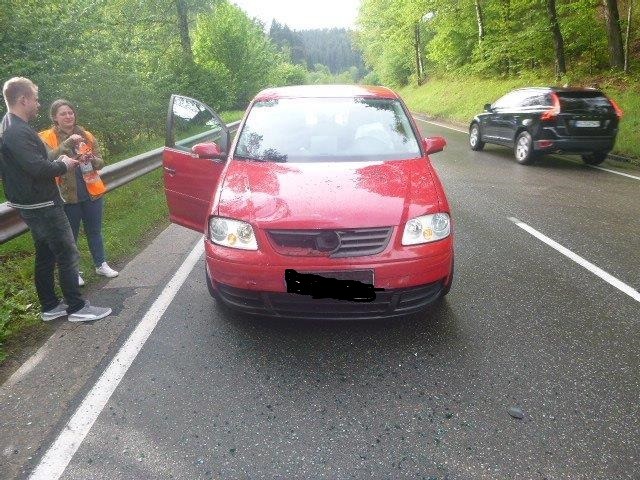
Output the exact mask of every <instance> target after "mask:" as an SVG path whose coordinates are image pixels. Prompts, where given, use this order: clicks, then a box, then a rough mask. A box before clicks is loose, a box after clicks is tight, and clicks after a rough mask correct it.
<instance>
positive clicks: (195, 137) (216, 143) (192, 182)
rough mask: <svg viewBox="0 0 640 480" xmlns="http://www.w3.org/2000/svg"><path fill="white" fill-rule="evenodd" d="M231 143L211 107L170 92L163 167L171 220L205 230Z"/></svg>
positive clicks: (227, 131) (198, 229)
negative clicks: (212, 200) (214, 193)
mask: <svg viewBox="0 0 640 480" xmlns="http://www.w3.org/2000/svg"><path fill="white" fill-rule="evenodd" d="M230 144H231V136H230V134H229V129H228V128H227V127H226V125H225V124H224V122H223V121H222V120H221V119H220V117H219V116H218V115H217V114H216V113H215V112H214V111H213V110H212V109H211V108H210V107H208V106H207V105H205V104H204V103H202V102H199V101H198V100H194V99H193V98H189V97H184V96H181V95H171V100H170V101H169V113H168V115H167V138H166V141H165V147H164V150H163V152H162V167H163V176H164V191H165V195H166V197H167V205H168V207H169V218H170V219H171V221H172V222H173V223H177V224H178V225H182V226H184V227H188V228H191V229H192V230H196V231H198V232H204V231H205V223H206V221H207V218H208V215H209V204H210V202H211V197H212V196H213V192H214V191H215V190H216V187H217V186H218V182H219V180H220V176H221V173H222V170H223V169H224V166H225V163H226V159H227V154H228V151H229V146H230Z"/></svg>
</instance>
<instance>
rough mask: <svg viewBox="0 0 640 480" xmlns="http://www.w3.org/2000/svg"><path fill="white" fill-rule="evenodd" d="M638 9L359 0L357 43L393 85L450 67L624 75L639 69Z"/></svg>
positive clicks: (557, 2) (587, 3)
mask: <svg viewBox="0 0 640 480" xmlns="http://www.w3.org/2000/svg"><path fill="white" fill-rule="evenodd" d="M633 9H634V0H620V1H616V0H362V3H361V6H360V13H359V16H358V28H357V29H356V44H357V45H358V47H359V48H360V49H361V50H362V52H363V53H364V58H365V62H366V64H367V65H368V66H370V67H371V68H372V69H373V71H374V72H375V74H376V75H377V77H378V79H379V80H380V81H381V82H382V83H384V84H389V85H394V86H401V85H406V84H409V83H413V84H420V83H423V82H424V81H426V80H427V79H428V78H429V77H430V76H433V75H439V74H452V73H454V74H456V75H459V74H466V75H479V76H484V77H499V78H508V77H514V76H518V75H523V74H531V73H532V72H533V73H534V74H536V73H537V74H540V75H541V76H545V75H548V74H552V75H553V76H554V77H555V78H556V79H557V80H558V81H559V82H562V83H573V82H575V81H577V80H579V79H585V78H592V79H596V80H597V77H598V76H607V77H610V76H617V77H618V78H621V79H623V81H624V79H625V78H626V79H629V78H632V77H629V75H635V76H636V78H637V70H638V69H639V68H640V65H639V63H640V39H639V37H638V34H637V32H638V29H639V28H640V20H639V19H638V16H637V15H635V16H634V11H633Z"/></svg>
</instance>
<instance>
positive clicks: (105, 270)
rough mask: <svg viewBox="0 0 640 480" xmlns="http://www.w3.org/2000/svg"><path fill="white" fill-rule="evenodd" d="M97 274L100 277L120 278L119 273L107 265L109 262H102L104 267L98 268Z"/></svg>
mask: <svg viewBox="0 0 640 480" xmlns="http://www.w3.org/2000/svg"><path fill="white" fill-rule="evenodd" d="M96 273H97V274H98V275H103V276H105V277H107V278H113V277H117V276H118V272H116V271H115V270H114V269H113V268H111V267H110V266H109V265H107V262H102V265H100V266H99V267H96Z"/></svg>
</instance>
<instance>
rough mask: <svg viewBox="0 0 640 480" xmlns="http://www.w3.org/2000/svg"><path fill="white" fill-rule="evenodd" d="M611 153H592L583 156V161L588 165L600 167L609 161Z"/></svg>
mask: <svg viewBox="0 0 640 480" xmlns="http://www.w3.org/2000/svg"><path fill="white" fill-rule="evenodd" d="M608 153H609V152H592V153H585V154H584V155H582V161H583V162H584V163H586V164H587V165H600V164H601V163H602V162H604V161H605V160H606V159H607V155H608Z"/></svg>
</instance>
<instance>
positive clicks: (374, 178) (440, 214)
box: [163, 85, 453, 319]
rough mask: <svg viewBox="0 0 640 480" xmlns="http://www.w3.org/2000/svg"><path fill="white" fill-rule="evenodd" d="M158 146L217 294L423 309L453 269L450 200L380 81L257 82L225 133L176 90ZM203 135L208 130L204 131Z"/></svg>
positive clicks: (272, 301) (378, 311) (328, 312)
mask: <svg viewBox="0 0 640 480" xmlns="http://www.w3.org/2000/svg"><path fill="white" fill-rule="evenodd" d="M167 123H168V128H167V141H166V146H165V149H164V154H163V167H164V180H165V192H166V197H167V203H168V205H169V211H170V216H171V220H172V221H173V222H175V223H178V224H180V225H184V226H186V227H189V228H191V229H193V230H196V231H199V232H203V233H204V236H205V239H204V243H205V253H206V278H207V285H208V287H209V291H210V293H211V295H212V296H213V297H214V298H216V300H217V301H218V302H220V303H222V305H224V306H227V307H232V308H233V309H234V310H240V311H242V312H245V313H251V314H259V315H264V316H276V317H291V318H314V319H365V318H384V317H394V316H400V315H405V314H409V313H414V312H417V311H421V310H422V309H424V308H425V307H426V306H427V305H429V304H430V303H432V302H434V301H435V300H437V299H438V298H440V297H442V296H444V295H446V294H447V293H448V291H449V289H450V288H451V282H452V279H453V234H452V225H451V217H450V209H449V203H448V201H447V197H446V195H445V192H444V189H443V187H442V184H441V182H440V180H439V178H438V176H437V174H436V172H435V170H434V169H433V167H432V165H431V163H430V161H429V156H428V155H429V154H432V153H435V152H439V151H442V150H443V148H444V146H445V144H446V142H445V140H444V139H443V138H441V137H430V138H425V139H423V138H421V137H420V134H419V131H418V129H417V127H416V125H415V123H414V121H413V118H412V117H411V115H410V114H409V112H408V110H407V108H406V106H405V105H404V103H403V102H402V100H401V99H400V97H399V96H398V95H397V94H396V93H394V92H393V91H391V90H389V89H387V88H383V87H364V86H355V85H353V86H338V85H329V86H324V85H312V86H298V87H283V88H273V89H267V90H264V91H262V92H260V93H259V94H258V95H257V96H256V97H255V98H254V99H253V101H252V102H251V104H250V105H249V108H248V109H247V112H246V114H245V116H244V119H243V120H242V122H241V123H240V126H239V129H238V133H237V134H236V136H235V139H234V140H233V141H232V140H231V135H230V132H229V130H228V129H227V127H226V126H225V125H224V123H223V122H222V121H221V120H220V118H219V117H218V115H217V114H216V113H215V112H214V111H213V110H211V109H210V108H209V107H208V106H206V105H204V104H203V103H201V102H199V101H197V100H194V99H191V98H187V97H182V96H177V95H174V96H172V98H171V102H170V106H169V116H168V122H167ZM214 140H215V141H214Z"/></svg>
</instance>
